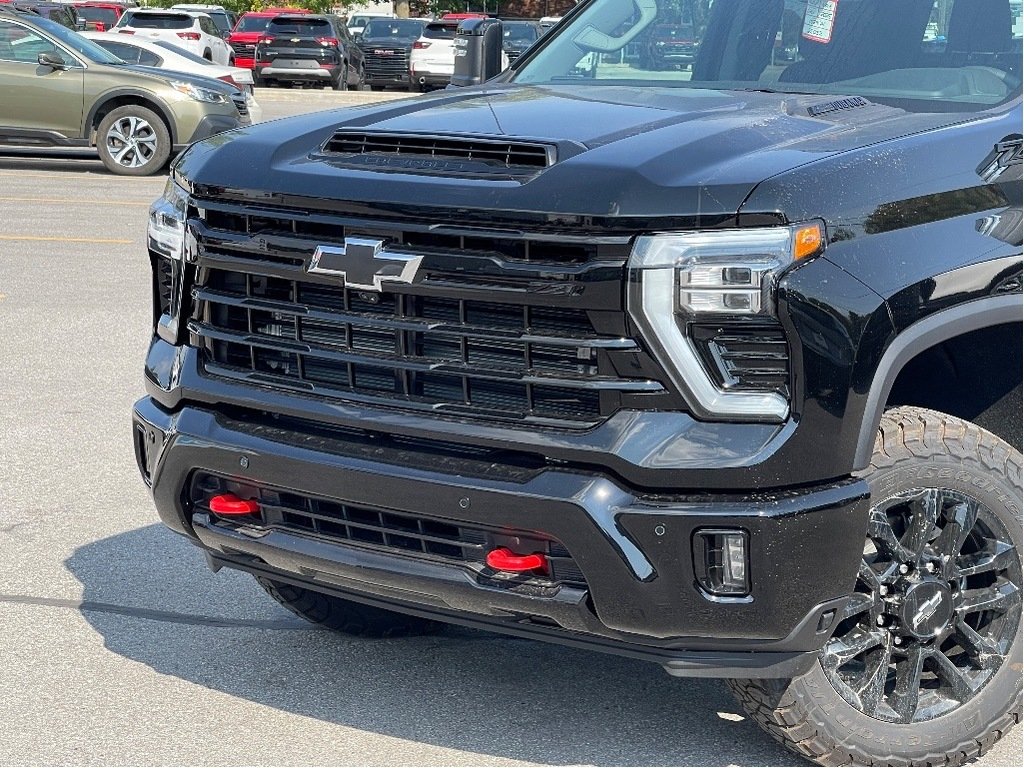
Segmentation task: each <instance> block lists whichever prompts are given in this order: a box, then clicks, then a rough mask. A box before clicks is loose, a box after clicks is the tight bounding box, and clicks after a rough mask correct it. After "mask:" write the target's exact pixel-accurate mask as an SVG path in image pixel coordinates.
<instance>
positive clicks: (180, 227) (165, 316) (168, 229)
mask: <svg viewBox="0 0 1024 768" xmlns="http://www.w3.org/2000/svg"><path fill="white" fill-rule="evenodd" d="M187 215H188V193H187V192H186V191H185V190H184V189H182V188H181V187H180V186H178V184H177V183H175V181H174V179H173V178H170V179H168V180H167V185H166V186H165V187H164V193H163V195H162V196H161V197H160V198H159V199H158V200H156V202H154V203H153V205H151V206H150V208H149V226H148V227H147V232H146V240H147V243H148V246H149V254H150V261H151V262H152V268H153V304H154V311H153V314H154V320H155V330H156V333H157V334H158V335H159V336H160V338H162V339H164V340H165V341H169V342H171V343H172V344H175V343H177V340H178V320H179V318H180V317H181V312H182V302H183V290H184V289H183V283H184V275H185V264H186V262H191V261H193V260H194V252H195V248H194V239H192V238H191V237H190V235H189V234H188V230H187V228H186V226H185V221H186V218H187ZM190 243H191V245H190Z"/></svg>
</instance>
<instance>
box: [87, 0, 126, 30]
mask: <svg viewBox="0 0 1024 768" xmlns="http://www.w3.org/2000/svg"><path fill="white" fill-rule="evenodd" d="M74 7H75V10H76V11H77V12H78V18H80V19H83V20H84V21H85V29H87V30H92V31H94V32H106V31H107V30H109V29H111V28H112V27H113V26H114V25H115V24H117V20H118V19H120V18H121V17H122V16H123V15H124V12H125V11H126V10H127V9H128V7H127V6H125V5H122V4H121V3H101V2H92V1H91V0H90V2H84V3H74Z"/></svg>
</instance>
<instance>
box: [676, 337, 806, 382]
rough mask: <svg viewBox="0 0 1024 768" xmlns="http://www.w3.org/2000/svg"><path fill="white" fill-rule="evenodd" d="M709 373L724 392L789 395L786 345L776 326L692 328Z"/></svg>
mask: <svg viewBox="0 0 1024 768" xmlns="http://www.w3.org/2000/svg"><path fill="white" fill-rule="evenodd" d="M694 335H695V337H696V338H697V339H698V340H700V341H702V342H703V344H701V345H700V346H701V347H703V352H704V353H705V360H706V363H707V364H708V368H709V370H711V372H712V373H713V374H714V375H716V377H717V379H718V383H719V384H720V385H721V386H722V387H724V388H725V389H734V388H735V389H743V390H753V391H761V392H778V393H779V394H783V395H786V394H788V392H789V346H788V345H787V343H786V336H785V333H784V332H783V330H782V328H780V327H779V326H757V327H744V326H728V327H717V328H700V327H698V328H695V329H694Z"/></svg>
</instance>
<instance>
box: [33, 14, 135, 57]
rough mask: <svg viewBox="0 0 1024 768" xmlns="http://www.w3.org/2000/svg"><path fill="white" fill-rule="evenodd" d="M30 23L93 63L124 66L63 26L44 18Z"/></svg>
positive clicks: (110, 54)
mask: <svg viewBox="0 0 1024 768" xmlns="http://www.w3.org/2000/svg"><path fill="white" fill-rule="evenodd" d="M32 22H33V23H34V24H37V25H38V26H39V27H40V28H41V29H45V30H46V32H47V33H48V34H49V35H50V36H51V37H55V38H57V39H58V40H60V42H61V43H63V44H64V45H65V46H66V47H68V48H70V49H71V50H73V51H76V52H77V53H80V54H82V55H83V56H84V57H85V58H87V59H89V60H90V61H92V62H95V63H96V64H109V65H112V66H116V65H118V64H124V62H123V61H121V59H119V58H117V56H115V55H114V54H112V53H110V52H108V51H105V50H104V49H103V48H101V47H100V46H98V45H96V43H94V42H93V41H92V40H87V39H86V38H84V37H82V36H81V35H80V34H78V33H77V32H72V31H71V30H70V29H68V28H67V27H65V26H64V25H63V24H58V23H57V22H56V21H51V20H50V19H46V18H38V19H33V20H32Z"/></svg>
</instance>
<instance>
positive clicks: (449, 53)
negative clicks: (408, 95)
mask: <svg viewBox="0 0 1024 768" xmlns="http://www.w3.org/2000/svg"><path fill="white" fill-rule="evenodd" d="M458 26H459V23H458V22H457V21H455V22H441V21H432V22H430V23H429V24H426V25H424V27H423V34H422V35H420V37H419V39H418V40H416V42H414V43H413V44H412V51H410V52H409V83H410V88H419V89H420V90H421V91H427V90H429V89H431V88H443V87H444V86H446V85H448V83H450V82H451V79H452V75H453V74H454V73H455V30H456V29H457V28H458Z"/></svg>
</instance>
